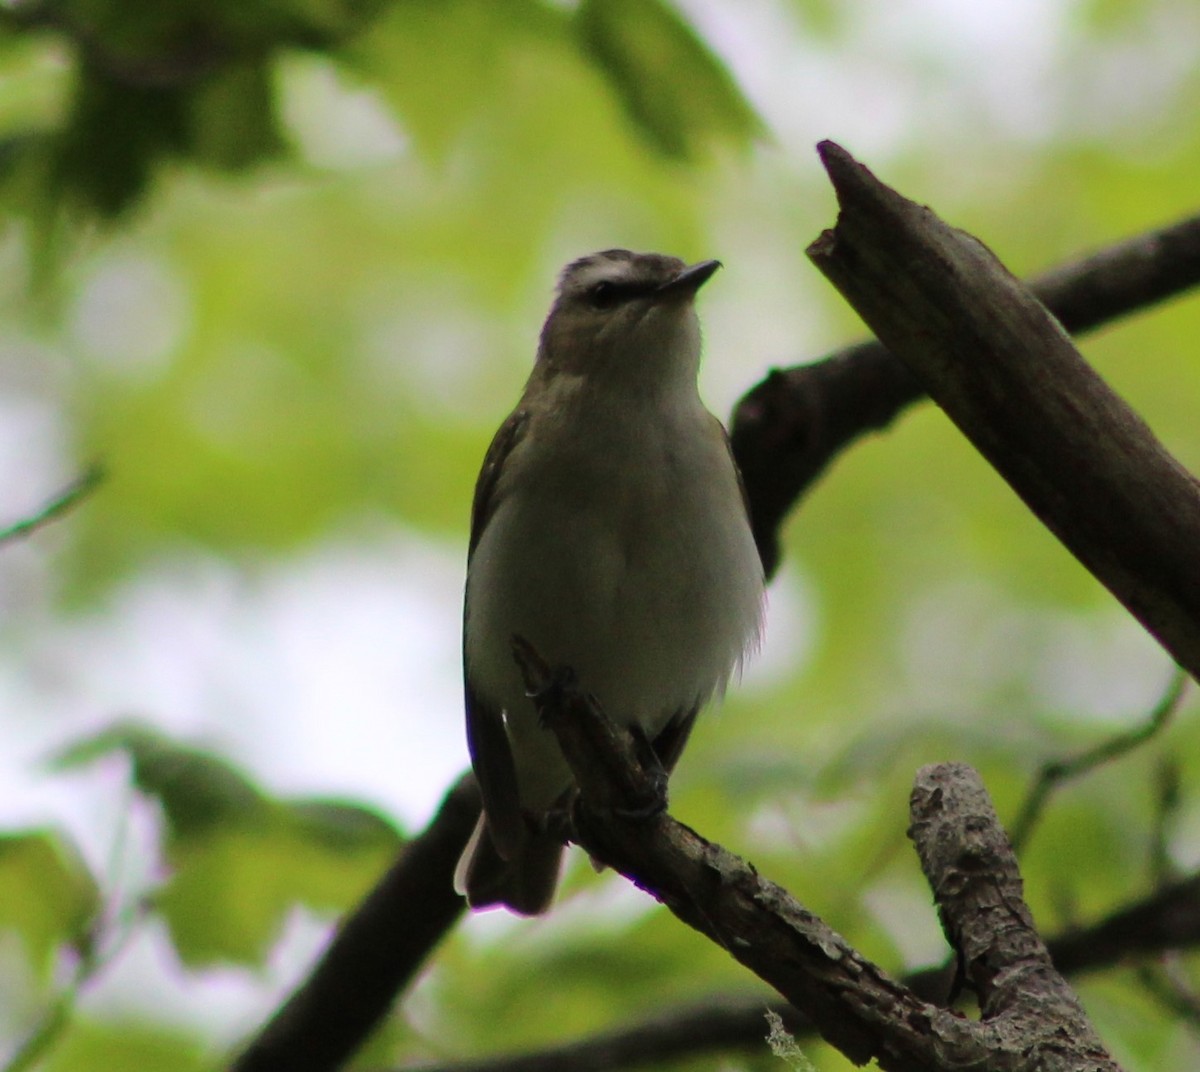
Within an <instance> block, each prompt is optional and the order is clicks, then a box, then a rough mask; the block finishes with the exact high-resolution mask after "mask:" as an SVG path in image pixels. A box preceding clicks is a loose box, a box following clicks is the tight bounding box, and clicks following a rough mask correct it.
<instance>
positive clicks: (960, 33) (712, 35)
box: [680, 0, 1072, 159]
mask: <svg viewBox="0 0 1200 1072" xmlns="http://www.w3.org/2000/svg"><path fill="white" fill-rule="evenodd" d="M680 6H681V7H682V8H683V9H684V10H685V11H686V12H687V13H688V15H689V17H690V18H692V19H693V20H694V21H695V23H696V25H697V26H699V27H700V29H701V30H702V32H703V33H704V35H705V37H706V39H707V40H708V41H709V43H710V44H711V45H712V46H713V48H714V49H715V50H716V51H717V53H718V54H719V55H720V56H721V58H722V59H724V60H725V61H726V62H727V63H728V64H729V66H730V67H731V69H732V70H733V71H734V73H735V75H736V76H737V80H738V82H739V84H740V85H741V86H742V87H743V89H744V90H745V92H746V94H747V95H748V96H749V98H750V99H751V101H752V102H753V103H754V105H755V106H756V107H757V108H758V110H759V112H760V113H761V114H762V115H763V116H764V117H765V118H766V120H767V122H768V124H769V125H770V127H771V130H772V131H773V132H774V134H775V135H776V136H777V137H778V138H779V140H780V142H781V145H782V147H783V148H785V149H786V150H788V151H791V152H795V153H797V154H800V159H803V156H804V154H809V155H811V148H812V146H813V145H814V144H815V143H816V142H817V141H819V140H821V139H822V138H832V139H834V140H835V141H839V142H841V143H843V144H844V145H846V146H847V148H849V149H850V150H851V151H852V152H855V153H857V154H861V155H862V156H864V157H866V158H874V159H879V158H881V157H882V156H884V155H888V154H891V153H893V152H895V151H897V150H898V149H899V148H901V147H902V146H903V145H907V144H911V141H912V137H913V135H914V133H916V134H920V135H921V136H922V137H924V138H928V137H930V136H945V135H957V136H960V137H961V136H973V137H976V138H977V137H978V128H979V124H980V122H981V120H982V121H984V122H986V123H987V124H988V125H991V126H993V127H995V128H997V129H996V131H995V133H1004V134H1007V135H1009V136H1018V137H1022V138H1024V137H1028V136H1030V135H1031V134H1043V133H1047V132H1049V131H1050V130H1051V129H1052V125H1053V124H1052V119H1053V116H1054V112H1055V105H1056V104H1057V101H1056V100H1055V99H1054V98H1053V97H1052V95H1051V94H1050V92H1049V91H1050V86H1051V83H1050V76H1051V74H1052V72H1053V70H1054V66H1055V63H1056V60H1058V58H1059V57H1060V55H1061V52H1060V50H1061V47H1062V43H1063V40H1064V38H1065V37H1066V35H1067V33H1068V31H1069V29H1070V26H1069V15H1070V11H1071V8H1072V0H1051V2H1047V0H977V2H975V3H970V4H964V3H961V2H956V0H906V2H901V3H895V2H889V0H854V2H852V3H851V4H849V5H846V7H845V8H844V9H843V13H842V14H841V15H840V16H838V17H839V18H842V19H844V26H845V27H846V28H845V31H844V32H843V31H841V30H838V31H836V32H835V40H834V41H833V42H831V41H829V40H825V39H824V38H820V37H815V36H813V35H812V33H811V31H809V30H808V29H807V28H806V27H805V26H804V24H803V22H802V21H801V19H800V17H799V16H798V15H797V14H796V12H795V11H794V10H792V9H790V8H789V7H788V6H787V5H785V4H781V3H778V2H775V0H747V2H745V3H740V4H736V5H734V4H724V3H719V2H716V0H681V2H680ZM846 8H848V9H849V10H850V12H851V14H849V15H847V14H846V13H845V11H846Z"/></svg>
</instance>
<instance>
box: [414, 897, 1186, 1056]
mask: <svg viewBox="0 0 1200 1072" xmlns="http://www.w3.org/2000/svg"><path fill="white" fill-rule="evenodd" d="M1198 946H1200V873H1196V874H1193V875H1191V876H1189V877H1188V878H1186V879H1183V880H1181V881H1179V882H1176V883H1172V884H1170V885H1167V886H1164V887H1162V888H1161V889H1159V890H1157V891H1155V892H1154V893H1152V894H1151V895H1150V896H1148V897H1146V898H1144V899H1142V900H1139V901H1135V902H1133V903H1131V904H1128V905H1125V906H1123V907H1121V908H1119V909H1117V910H1116V911H1114V912H1112V913H1110V914H1109V915H1108V916H1106V917H1104V918H1103V919H1101V920H1098V921H1097V922H1095V923H1094V924H1091V925H1090V926H1087V927H1080V928H1075V929H1072V930H1070V931H1067V932H1065V933H1063V934H1061V935H1057V936H1055V937H1053V938H1050V939H1048V940H1047V942H1046V947H1047V949H1048V950H1049V951H1050V959H1051V960H1052V961H1053V962H1054V967H1055V968H1056V969H1057V970H1058V971H1059V972H1061V973H1062V974H1063V975H1065V976H1068V977H1074V976H1077V975H1086V974H1087V973H1089V972H1095V971H1102V970H1104V969H1107V968H1111V967H1113V966H1114V965H1116V964H1120V963H1128V962H1130V961H1136V960H1138V959H1150V958H1153V957H1156V956H1159V955H1161V954H1162V953H1165V952H1170V951H1178V952H1182V951H1186V950H1189V949H1194V948H1196V947H1198ZM952 975H953V966H951V970H950V972H949V973H948V972H947V971H946V969H945V968H944V967H935V968H925V969H922V970H921V971H917V972H913V973H911V974H909V975H906V976H903V977H902V978H901V980H900V981H901V982H902V983H903V984H904V985H905V986H906V987H908V988H909V989H910V990H911V991H913V993H914V994H916V995H917V996H918V997H920V998H922V999H923V1000H925V1001H929V1002H933V1003H935V1004H944V1003H945V1000H946V994H947V991H948V989H949V984H950V976H952ZM767 1009H770V1010H772V1011H774V1012H775V1013H777V1014H779V1015H780V1016H781V1017H782V1018H783V1020H784V1022H785V1023H786V1025H787V1027H788V1030H789V1031H791V1033H792V1034H793V1035H796V1036H798V1037H804V1036H811V1035H813V1034H815V1031H814V1029H813V1025H812V1023H811V1022H810V1021H809V1020H808V1019H807V1018H806V1017H805V1016H803V1015H802V1014H801V1013H800V1012H798V1011H797V1010H796V1009H794V1008H793V1007H792V1006H791V1005H788V1004H787V1003H785V1002H781V1001H779V1000H778V999H777V998H775V997H773V996H772V995H771V994H768V993H766V992H764V993H762V994H741V993H738V994H724V995H721V994H718V995H715V996H713V997H711V998H708V999H706V1000H705V1001H702V1002H697V1003H694V1004H688V1005H683V1006H679V1007H676V1008H673V1009H667V1010H663V1011H661V1012H660V1013H659V1014H658V1015H656V1016H654V1017H653V1018H650V1019H647V1020H645V1021H642V1022H639V1023H635V1024H630V1025H626V1026H623V1027H617V1028H612V1029H610V1030H606V1031H601V1032H597V1033H596V1034H594V1035H590V1036H588V1037H586V1038H582V1039H577V1040H574V1041H572V1042H569V1043H565V1044H563V1045H560V1046H548V1047H545V1048H544V1049H540V1050H536V1051H529V1052H525V1053H517V1054H505V1055H501V1056H497V1057H486V1058H481V1059H478V1060H471V1061H454V1062H450V1063H446V1064H436V1065H422V1066H420V1067H419V1068H414V1069H411V1070H409V1072H559V1070H568V1069H569V1070H570V1072H618V1070H620V1069H630V1068H640V1067H644V1066H657V1065H659V1064H662V1063H664V1062H667V1061H677V1060H682V1059H683V1058H686V1057H691V1056H695V1055H697V1054H701V1053H707V1054H710V1055H711V1054H714V1053H718V1052H722V1051H724V1052H734V1051H737V1052H761V1051H762V1047H763V1038H764V1036H765V1034H766V1031H765V1028H764V1020H763V1015H764V1013H765V1011H766V1010H767Z"/></svg>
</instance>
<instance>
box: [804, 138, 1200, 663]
mask: <svg viewBox="0 0 1200 1072" xmlns="http://www.w3.org/2000/svg"><path fill="white" fill-rule="evenodd" d="M821 152H822V157H823V159H824V162H825V166H826V169H827V170H828V171H829V175H830V178H831V180H832V181H833V184H834V188H835V189H836V191H837V194H838V202H839V205H840V212H839V214H838V222H837V226H836V227H835V228H833V229H832V230H830V231H826V232H825V233H824V234H822V235H821V237H820V238H818V239H817V241H816V242H814V243H813V244H812V246H810V247H809V257H810V258H811V259H812V261H813V263H814V264H816V266H817V267H818V268H820V269H821V271H822V272H824V273H825V275H826V277H827V278H828V279H829V280H830V282H832V283H833V284H834V286H836V287H837V288H838V289H839V290H840V291H841V292H842V294H843V296H844V297H845V298H846V299H847V301H849V302H850V303H851V305H853V306H854V308H855V309H856V310H857V312H858V313H859V315H860V316H862V317H863V319H864V320H865V321H866V322H867V324H868V325H870V327H871V329H872V330H873V331H874V332H875V333H876V335H878V336H879V338H880V339H881V340H882V341H884V342H885V343H886V344H887V345H888V347H889V348H890V349H891V350H892V352H893V353H895V354H896V355H897V356H899V357H901V358H902V359H903V360H904V361H905V363H906V364H907V365H908V366H909V368H911V369H912V370H913V372H914V373H915V374H916V375H917V376H918V377H919V378H920V379H921V381H922V382H923V383H924V384H925V386H926V387H927V388H928V390H929V391H930V393H931V394H932V395H933V397H934V399H935V400H936V401H937V403H938V405H939V406H941V408H942V409H943V410H944V411H945V412H946V414H947V416H949V417H950V418H951V420H953V421H954V423H955V424H956V425H958V427H959V430H960V431H962V433H963V434H964V435H965V436H966V437H967V438H968V439H969V440H970V441H971V443H972V445H974V446H975V448H976V449H977V450H979V452H980V453H981V454H982V455H983V456H984V457H985V458H986V459H987V460H988V461H989V462H990V463H991V464H992V466H993V467H994V468H995V469H996V471H997V472H998V473H999V474H1000V475H1001V476H1002V477H1004V479H1005V480H1006V481H1008V483H1009V484H1010V485H1011V487H1012V488H1013V490H1014V491H1015V492H1016V493H1017V494H1018V495H1019V496H1020V497H1021V498H1022V499H1023V500H1024V502H1025V504H1026V505H1027V506H1028V507H1029V509H1030V510H1032V511H1033V513H1034V514H1036V515H1037V517H1038V518H1039V519H1040V520H1041V521H1042V523H1043V524H1044V525H1046V527H1047V528H1049V529H1050V531H1051V532H1053V533H1054V535H1055V536H1057V537H1058V538H1059V540H1060V541H1062V543H1063V544H1064V545H1065V546H1066V548H1067V550H1069V551H1070V552H1071V553H1072V554H1073V555H1074V556H1075V557H1076V558H1077V559H1079V561H1080V562H1082V563H1083V565H1084V566H1086V567H1087V568H1088V570H1090V571H1091V573H1092V574H1093V576H1095V577H1096V579H1097V580H1099V581H1100V582H1101V583H1102V584H1103V585H1105V587H1107V588H1108V589H1109V591H1110V592H1112V594H1113V595H1114V596H1116V598H1117V599H1118V600H1120V601H1121V603H1123V604H1124V605H1125V607H1126V609H1127V610H1128V611H1129V612H1130V613H1131V614H1132V615H1133V616H1134V617H1135V618H1137V619H1138V621H1140V622H1141V623H1142V625H1143V626H1144V627H1145V628H1146V629H1147V631H1149V632H1150V633H1151V635H1153V636H1154V637H1155V638H1156V639H1157V640H1158V642H1159V643H1160V644H1162V646H1163V647H1164V648H1166V650H1167V651H1168V652H1169V653H1170V654H1171V655H1172V656H1173V657H1174V658H1175V660H1176V662H1178V663H1179V664H1180V665H1181V666H1182V667H1183V668H1184V669H1186V670H1187V671H1188V672H1189V673H1190V674H1192V676H1193V677H1200V558H1198V557H1197V555H1196V553H1195V547H1196V538H1197V534H1200V482H1198V481H1197V480H1196V478H1195V477H1193V476H1192V475H1191V474H1190V473H1189V472H1188V471H1187V470H1186V469H1184V468H1183V466H1181V465H1180V464H1179V462H1178V461H1176V460H1175V458H1173V457H1172V456H1171V454H1170V453H1169V452H1168V451H1167V450H1166V448H1165V447H1163V445H1162V444H1161V443H1160V442H1159V441H1158V439H1157V438H1156V437H1155V435H1154V433H1153V432H1152V431H1151V430H1150V429H1149V427H1147V425H1146V424H1145V422H1144V421H1142V419H1141V418H1140V417H1138V415H1137V414H1136V413H1134V412H1133V410H1132V409H1130V407H1129V406H1128V405H1126V404H1125V402H1124V401H1122V400H1121V398H1119V397H1118V396H1117V395H1116V394H1115V393H1114V392H1113V391H1112V390H1111V389H1110V388H1109V387H1108V385H1107V384H1106V383H1105V382H1104V381H1103V380H1102V379H1101V378H1100V376H1099V375H1097V374H1096V372H1095V371H1094V370H1093V369H1092V368H1091V367H1090V366H1089V365H1088V364H1087V362H1086V361H1084V359H1083V357H1082V356H1081V355H1080V354H1079V351H1078V350H1076V349H1075V347H1074V346H1073V345H1072V344H1071V340H1070V339H1069V338H1068V337H1067V335H1066V333H1065V332H1064V331H1063V330H1062V328H1061V326H1060V325H1059V324H1058V323H1057V322H1056V321H1055V320H1054V318H1053V317H1052V316H1051V315H1050V314H1049V313H1048V312H1047V311H1046V309H1045V307H1044V306H1043V305H1042V304H1041V303H1040V302H1038V300H1037V299H1036V298H1035V297H1034V296H1033V295H1032V294H1031V293H1030V292H1029V290H1028V289H1027V288H1026V287H1024V286H1023V285H1022V284H1021V283H1020V282H1018V281H1017V280H1016V279H1014V278H1013V277H1012V276H1011V275H1010V274H1009V273H1008V272H1007V271H1006V270H1005V268H1004V266H1003V265H1002V264H1000V262H999V261H998V260H997V259H996V258H995V257H994V256H993V255H992V253H991V252H990V251H989V250H988V249H987V248H986V247H985V246H984V245H983V243H981V242H979V241H978V240H977V239H975V238H972V237H971V236H970V235H967V234H964V233H963V232H961V231H957V230H955V229H954V228H952V227H949V226H947V225H946V224H945V223H943V222H942V221H941V220H939V219H938V218H937V216H935V215H934V213H933V212H932V211H931V210H930V209H927V208H924V207H923V206H920V205H917V204H915V203H914V202H912V201H909V200H907V199H906V198H904V197H902V196H901V195H900V194H898V193H897V192H896V191H895V190H892V189H891V188H889V187H887V186H885V185H883V183H881V182H879V180H878V179H876V178H875V176H874V175H872V174H871V173H870V172H869V171H868V170H867V169H866V168H865V167H863V166H862V165H861V164H859V163H857V162H856V161H855V160H854V159H853V158H852V157H851V156H850V155H849V154H848V153H847V152H846V151H845V150H843V149H841V148H839V147H838V146H836V145H833V144H832V143H830V142H825V143H823V144H822V146H821Z"/></svg>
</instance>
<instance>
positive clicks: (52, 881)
mask: <svg viewBox="0 0 1200 1072" xmlns="http://www.w3.org/2000/svg"><path fill="white" fill-rule="evenodd" d="M99 907H100V891H99V889H98V888H97V886H96V882H95V880H94V879H93V878H92V875H91V873H90V872H89V871H88V869H87V866H86V865H85V864H84V862H83V860H82V858H81V857H80V855H79V853H78V852H77V851H76V850H75V848H74V846H73V845H72V844H71V843H70V841H68V840H67V838H66V836H65V835H64V834H62V833H60V832H58V831H54V830H25V831H20V832H17V833H10V834H2V835H0V928H3V929H4V930H13V931H16V932H17V933H18V934H19V935H20V937H21V940H22V942H23V944H24V946H25V950H26V952H27V954H28V956H29V961H30V964H31V965H32V966H33V969H34V971H35V972H36V973H37V974H38V975H39V976H41V977H43V978H44V977H45V976H46V975H47V974H48V973H49V970H50V967H51V965H52V963H53V954H54V952H55V950H56V949H57V948H58V947H60V946H62V945H64V944H67V943H76V944H77V943H80V942H82V941H84V940H85V939H86V933H85V932H86V928H87V926H88V924H89V922H90V921H91V919H92V918H93V917H94V916H95V914H96V912H97V911H98V909H99Z"/></svg>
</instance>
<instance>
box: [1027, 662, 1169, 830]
mask: <svg viewBox="0 0 1200 1072" xmlns="http://www.w3.org/2000/svg"><path fill="white" fill-rule="evenodd" d="M1187 683H1188V676H1187V674H1185V673H1184V672H1183V671H1182V670H1176V671H1175V673H1174V675H1173V676H1172V677H1171V682H1170V684H1169V685H1168V686H1167V689H1166V691H1165V692H1164V693H1163V695H1162V697H1161V699H1159V701H1158V703H1157V704H1155V705H1154V707H1153V709H1152V710H1151V711H1150V714H1149V715H1148V716H1147V717H1146V719H1145V720H1144V721H1143V722H1142V723H1141V724H1140V725H1137V726H1134V728H1133V729H1131V730H1125V731H1124V732H1122V733H1118V734H1115V735H1114V736H1112V737H1108V738H1106V739H1105V740H1103V741H1101V742H1100V743H1099V744H1096V745H1093V746H1092V747H1091V748H1088V749H1085V750H1084V751H1082V752H1078V753H1076V754H1075V755H1073V756H1067V757H1060V758H1058V759H1052V760H1050V761H1049V762H1047V763H1045V764H1044V765H1043V766H1042V769H1041V770H1040V771H1039V772H1038V775H1037V778H1036V779H1035V780H1034V783H1033V786H1032V787H1031V788H1030V790H1029V794H1028V796H1026V798H1025V803H1024V804H1022V805H1021V810H1020V812H1018V814H1017V817H1016V819H1015V820H1013V822H1012V823H1011V825H1010V827H1009V839H1010V840H1011V841H1012V846H1013V849H1014V851H1020V850H1021V849H1023V848H1024V847H1025V845H1026V843H1027V842H1028V841H1029V838H1030V836H1031V834H1032V833H1033V828H1034V827H1035V826H1036V825H1037V822H1038V820H1039V819H1040V818H1041V817H1042V813H1043V812H1044V811H1045V808H1046V803H1047V801H1048V800H1049V798H1050V795H1051V794H1052V793H1053V792H1054V791H1055V790H1056V789H1058V788H1059V787H1060V786H1062V785H1063V784H1064V783H1065V782H1068V781H1070V780H1071V779H1073V778H1080V777H1082V776H1083V775H1085V774H1089V773H1090V772H1091V771H1093V770H1095V769H1096V768H1097V767H1100V766H1103V765H1104V764H1105V763H1111V762H1113V761H1114V760H1117V759H1120V758H1121V757H1123V756H1126V755H1128V754H1129V753H1130V752H1132V751H1133V750H1134V749H1136V748H1137V747H1139V746H1140V745H1142V744H1145V743H1146V742H1147V741H1149V740H1151V739H1152V738H1154V737H1155V736H1156V735H1157V734H1158V733H1160V732H1161V731H1162V730H1163V729H1164V728H1165V727H1166V726H1167V724H1168V723H1169V722H1170V720H1171V716H1172V715H1173V714H1174V713H1175V712H1176V711H1177V710H1178V709H1179V704H1180V701H1182V699H1183V696H1184V693H1185V692H1186V691H1187Z"/></svg>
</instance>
